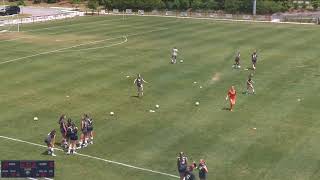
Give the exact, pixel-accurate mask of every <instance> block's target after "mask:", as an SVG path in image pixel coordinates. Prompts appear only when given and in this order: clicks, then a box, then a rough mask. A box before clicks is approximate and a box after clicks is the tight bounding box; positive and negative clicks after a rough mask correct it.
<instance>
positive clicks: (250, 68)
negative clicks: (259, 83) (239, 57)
mask: <svg viewBox="0 0 320 180" xmlns="http://www.w3.org/2000/svg"><path fill="white" fill-rule="evenodd" d="M246 69H248V70H252V71H254V69H253V68H252V67H247V68H246Z"/></svg>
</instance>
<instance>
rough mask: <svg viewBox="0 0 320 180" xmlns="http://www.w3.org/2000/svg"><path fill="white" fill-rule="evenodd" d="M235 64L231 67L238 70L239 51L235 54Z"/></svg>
mask: <svg viewBox="0 0 320 180" xmlns="http://www.w3.org/2000/svg"><path fill="white" fill-rule="evenodd" d="M234 61H235V64H234V65H233V67H234V68H236V69H238V68H240V67H241V66H240V51H239V52H238V53H237V56H236V58H235V60H234Z"/></svg>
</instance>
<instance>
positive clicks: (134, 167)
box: [0, 136, 179, 178]
mask: <svg viewBox="0 0 320 180" xmlns="http://www.w3.org/2000/svg"><path fill="white" fill-rule="evenodd" d="M0 138H2V139H7V140H11V141H15V142H21V143H25V144H30V145H34V146H38V147H44V148H47V146H45V145H41V144H36V143H32V142H28V141H24V140H21V139H15V138H11V137H6V136H0ZM54 149H55V150H58V151H62V152H64V150H63V149H60V148H54ZM75 155H78V156H82V157H87V158H91V159H96V160H100V161H104V162H107V163H111V164H117V165H120V166H125V167H129V168H132V169H137V170H141V171H146V172H151V173H155V174H161V175H164V176H169V177H173V178H179V177H178V176H176V175H173V174H168V173H164V172H160V171H154V170H151V169H146V168H141V167H137V166H133V165H129V164H125V163H121V162H117V161H112V160H108V159H103V158H99V157H95V156H90V155H87V154H81V153H76V154H75Z"/></svg>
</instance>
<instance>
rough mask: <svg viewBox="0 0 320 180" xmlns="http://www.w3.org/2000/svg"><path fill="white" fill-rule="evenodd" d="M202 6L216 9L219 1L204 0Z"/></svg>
mask: <svg viewBox="0 0 320 180" xmlns="http://www.w3.org/2000/svg"><path fill="white" fill-rule="evenodd" d="M205 1H206V2H205V4H204V8H205V9H210V10H218V9H219V3H218V1H216V0H205Z"/></svg>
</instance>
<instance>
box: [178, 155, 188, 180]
mask: <svg viewBox="0 0 320 180" xmlns="http://www.w3.org/2000/svg"><path fill="white" fill-rule="evenodd" d="M187 166H188V158H187V157H186V156H184V153H183V152H180V153H179V157H178V159H177V167H178V172H179V175H180V180H183V179H184V177H185V173H186V171H187Z"/></svg>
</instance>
